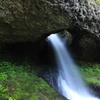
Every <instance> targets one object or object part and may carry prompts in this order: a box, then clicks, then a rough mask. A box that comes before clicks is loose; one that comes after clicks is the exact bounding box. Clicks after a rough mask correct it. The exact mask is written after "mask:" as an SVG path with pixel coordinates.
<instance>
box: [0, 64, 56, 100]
mask: <svg viewBox="0 0 100 100" xmlns="http://www.w3.org/2000/svg"><path fill="white" fill-rule="evenodd" d="M36 74H37V69H36V67H33V68H31V67H30V66H28V65H26V66H22V65H16V64H13V63H10V62H1V63H0V100H58V93H57V92H56V91H55V90H54V89H53V88H51V87H50V86H49V85H48V84H47V83H46V82H45V81H44V80H43V79H41V78H39V77H37V76H36Z"/></svg>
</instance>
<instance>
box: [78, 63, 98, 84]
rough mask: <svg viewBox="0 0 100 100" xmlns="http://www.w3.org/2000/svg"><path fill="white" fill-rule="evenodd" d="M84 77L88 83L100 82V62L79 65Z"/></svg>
mask: <svg viewBox="0 0 100 100" xmlns="http://www.w3.org/2000/svg"><path fill="white" fill-rule="evenodd" d="M79 69H80V72H81V74H82V76H83V79H84V80H85V81H86V82H87V83H96V84H100V64H90V63H89V64H87V65H81V66H80V67H79Z"/></svg>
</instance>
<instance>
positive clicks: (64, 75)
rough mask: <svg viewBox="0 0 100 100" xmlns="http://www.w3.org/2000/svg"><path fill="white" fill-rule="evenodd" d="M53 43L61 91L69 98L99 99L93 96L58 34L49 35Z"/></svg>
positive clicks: (82, 99)
mask: <svg viewBox="0 0 100 100" xmlns="http://www.w3.org/2000/svg"><path fill="white" fill-rule="evenodd" d="M47 41H48V42H49V43H50V44H51V46H52V48H53V51H54V54H55V58H56V63H57V68H58V76H57V77H56V81H57V85H58V88H59V91H60V93H61V94H62V95H64V96H65V97H66V98H68V99H69V100H99V99H98V98H96V97H95V96H93V95H92V94H91V93H90V91H89V88H88V87H87V86H86V85H85V83H84V81H83V80H82V78H81V76H80V74H79V72H78V70H77V68H76V65H75V63H74V62H73V60H72V58H71V56H70V54H69V52H68V50H67V48H66V46H65V44H64V42H63V40H62V39H61V38H60V36H59V35H58V34H51V35H50V36H48V37H47Z"/></svg>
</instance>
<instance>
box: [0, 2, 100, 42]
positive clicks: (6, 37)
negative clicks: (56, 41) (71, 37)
mask: <svg viewBox="0 0 100 100" xmlns="http://www.w3.org/2000/svg"><path fill="white" fill-rule="evenodd" d="M98 9H100V6H99V5H97V4H96V3H94V2H93V0H82V1H80V0H27V1H23V0H3V1H2V0H1V1H0V43H1V42H4V43H5V42H6V43H7V42H20V41H22V42H24V41H36V40H38V39H39V38H40V37H41V36H43V35H44V34H46V33H49V32H52V31H55V30H59V29H62V28H71V29H73V28H74V27H75V28H76V27H77V28H78V30H79V29H80V30H87V31H89V32H90V33H93V34H95V35H96V36H98V37H99V33H100V10H98Z"/></svg>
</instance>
